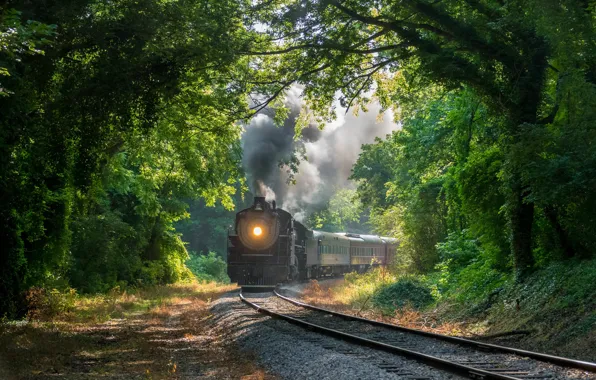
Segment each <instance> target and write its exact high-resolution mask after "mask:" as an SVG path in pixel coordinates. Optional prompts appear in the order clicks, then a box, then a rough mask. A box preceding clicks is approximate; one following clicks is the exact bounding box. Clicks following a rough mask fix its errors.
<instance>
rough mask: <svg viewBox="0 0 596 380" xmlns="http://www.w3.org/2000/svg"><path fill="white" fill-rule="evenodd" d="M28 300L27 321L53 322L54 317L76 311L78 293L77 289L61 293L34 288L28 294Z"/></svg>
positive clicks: (55, 290) (54, 290)
mask: <svg viewBox="0 0 596 380" xmlns="http://www.w3.org/2000/svg"><path fill="white" fill-rule="evenodd" d="M26 300H27V309H28V311H27V319H29V320H52V319H53V318H54V317H57V316H58V315H60V314H64V313H68V312H70V311H72V310H73V309H74V307H75V302H76V300H77V291H76V290H75V289H67V290H65V291H59V290H57V289H51V290H50V289H45V288H40V287H34V288H31V289H29V291H28V292H27V294H26Z"/></svg>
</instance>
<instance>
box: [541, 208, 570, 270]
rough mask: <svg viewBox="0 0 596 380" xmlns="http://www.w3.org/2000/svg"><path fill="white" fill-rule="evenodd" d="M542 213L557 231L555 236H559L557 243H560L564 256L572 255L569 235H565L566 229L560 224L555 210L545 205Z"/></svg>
mask: <svg viewBox="0 0 596 380" xmlns="http://www.w3.org/2000/svg"><path fill="white" fill-rule="evenodd" d="M544 215H546V218H547V219H548V221H549V222H550V224H551V226H552V227H553V228H554V229H555V232H556V233H557V237H558V238H559V244H560V245H561V248H562V249H563V253H564V254H565V257H566V258H568V259H570V258H572V257H574V256H575V249H574V248H573V245H572V244H571V239H569V236H568V235H567V231H565V229H564V228H563V226H561V223H560V222H559V217H558V215H557V211H556V210H555V209H554V208H553V207H551V206H549V207H545V208H544Z"/></svg>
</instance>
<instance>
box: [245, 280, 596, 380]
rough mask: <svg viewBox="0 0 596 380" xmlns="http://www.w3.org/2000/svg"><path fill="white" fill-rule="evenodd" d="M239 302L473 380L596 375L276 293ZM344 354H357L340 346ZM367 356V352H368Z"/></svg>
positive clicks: (595, 366)
mask: <svg viewBox="0 0 596 380" xmlns="http://www.w3.org/2000/svg"><path fill="white" fill-rule="evenodd" d="M240 298H241V300H242V301H243V302H244V303H246V304H248V305H249V306H250V307H252V308H253V309H255V310H257V311H258V312H260V313H262V314H265V315H268V316H270V317H273V318H278V319H282V320H285V321H287V322H290V323H292V324H294V325H298V326H300V327H303V328H306V329H308V330H311V331H314V332H317V333H320V334H324V335H327V336H331V337H333V338H336V339H340V340H343V341H347V342H350V343H352V344H356V345H362V346H367V347H370V348H373V349H375V351H384V352H388V353H392V354H397V355H399V356H402V357H407V358H410V359H414V360H417V361H419V362H422V363H424V364H427V365H429V366H432V367H435V368H438V369H441V370H443V371H448V372H451V373H454V374H457V375H460V376H464V377H468V378H474V379H487V380H488V379H500V380H505V379H507V380H514V379H530V380H533V379H536V380H540V379H548V380H558V379H596V363H590V362H583V361H578V360H573V359H567V358H562V357H557V356H552V355H546V354H541V353H536V352H530V351H525V350H518V349H514V348H509V347H503V346H498V345H493V344H485V343H481V342H476V341H472V340H468V339H463V338H457V337H450V336H445V335H439V334H434V333H429V332H424V331H419V330H413V329H408V328H404V327H400V326H396V325H390V324H386V323H382V322H378V321H372V320H368V319H364V318H359V317H355V316H350V315H346V314H341V313H337V312H334V311H330V310H325V309H321V308H318V307H315V306H312V305H308V304H304V303H302V302H299V301H296V300H293V299H291V298H288V297H285V296H283V295H281V294H279V293H278V292H277V291H274V292H273V294H271V297H269V298H256V299H255V298H251V297H250V296H248V295H247V296H246V297H245V296H244V295H243V294H242V292H241V293H240ZM309 339H310V341H311V342H312V343H319V344H321V345H323V347H324V348H328V349H332V350H333V349H335V350H337V349H336V347H335V345H334V344H333V343H330V342H329V341H330V340H329V339H324V338H323V337H321V338H316V337H315V338H309ZM341 347H342V348H341V349H340V350H339V352H340V353H342V354H346V355H351V354H353V355H359V356H358V357H359V358H361V359H362V356H363V355H362V353H358V351H356V350H351V349H346V348H345V346H341ZM365 356H366V355H365ZM370 359H371V360H373V361H375V363H374V364H375V365H376V366H377V367H379V368H381V369H383V370H385V371H386V372H389V373H394V374H396V375H402V376H404V377H407V378H410V379H420V378H427V377H417V376H416V375H415V374H413V373H410V372H408V371H404V370H403V368H402V366H400V365H398V364H395V363H392V362H391V361H387V360H381V361H379V360H378V359H377V358H376V356H374V355H371V358H370Z"/></svg>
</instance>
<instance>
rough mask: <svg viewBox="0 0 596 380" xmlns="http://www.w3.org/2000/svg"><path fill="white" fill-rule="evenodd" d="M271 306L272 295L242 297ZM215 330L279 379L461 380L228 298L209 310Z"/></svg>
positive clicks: (231, 295) (230, 295)
mask: <svg viewBox="0 0 596 380" xmlns="http://www.w3.org/2000/svg"><path fill="white" fill-rule="evenodd" d="M246 296H247V297H250V299H251V300H258V299H262V300H263V301H267V299H270V301H273V299H274V298H275V297H274V296H272V294H271V293H252V294H246ZM211 311H212V313H213V314H214V316H215V318H214V323H215V324H216V327H217V328H219V329H222V330H223V331H225V333H226V338H227V339H230V340H233V341H235V342H236V343H237V344H238V346H239V347H240V348H241V350H243V351H245V352H247V354H248V353H250V354H254V355H255V356H256V358H257V361H258V362H259V364H261V365H263V366H265V367H266V368H267V369H268V370H270V371H271V372H273V373H275V374H277V375H278V376H279V377H280V378H283V379H334V380H336V379H414V378H416V379H422V378H428V379H459V378H461V377H459V376H456V375H453V374H451V373H448V372H442V371H439V370H437V369H435V368H432V367H429V366H427V365H424V364H421V363H418V362H416V361H413V360H409V359H405V358H402V357H399V356H396V355H392V354H388V353H384V352H378V351H375V350H372V349H369V348H365V347H361V346H358V345H354V344H350V343H346V342H343V341H340V340H337V339H334V338H330V337H326V336H323V335H320V334H318V333H313V332H309V331H307V330H305V329H302V328H300V327H297V326H294V325H291V324H289V323H287V322H285V321H280V320H276V319H272V318H270V317H267V316H264V315H262V314H260V313H258V312H256V311H255V310H253V309H251V308H249V307H248V306H247V305H245V304H243V303H242V302H240V300H239V298H238V292H231V293H227V294H226V295H224V296H223V297H221V298H220V299H218V300H216V301H215V302H214V303H213V306H212V308H211Z"/></svg>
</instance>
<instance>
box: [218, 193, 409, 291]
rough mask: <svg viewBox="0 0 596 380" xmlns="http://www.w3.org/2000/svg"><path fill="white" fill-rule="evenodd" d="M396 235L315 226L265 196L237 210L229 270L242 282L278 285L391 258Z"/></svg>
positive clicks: (359, 268) (358, 268)
mask: <svg viewBox="0 0 596 380" xmlns="http://www.w3.org/2000/svg"><path fill="white" fill-rule="evenodd" d="M396 249H397V240H396V239H393V238H387V237H380V236H374V235H361V234H352V233H331V232H323V231H314V230H309V229H308V228H306V227H305V226H304V225H303V224H302V223H300V222H298V221H297V220H295V219H294V218H293V217H292V215H291V214H290V213H288V212H287V211H285V210H282V209H280V208H276V204H275V201H272V202H271V203H270V202H268V201H266V200H265V198H264V197H255V198H254V203H253V205H252V206H251V207H249V208H247V209H244V210H242V211H240V212H238V214H236V224H235V228H234V233H230V232H228V275H229V276H230V279H231V280H232V282H236V283H238V285H241V286H251V287H258V286H274V285H276V284H278V283H281V282H286V281H292V280H306V279H316V278H321V277H326V276H332V275H340V274H344V273H349V272H352V271H356V272H360V273H362V272H364V271H366V270H367V269H368V268H370V267H371V266H377V265H386V264H388V263H390V262H391V261H392V260H393V257H394V256H395V252H396Z"/></svg>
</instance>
